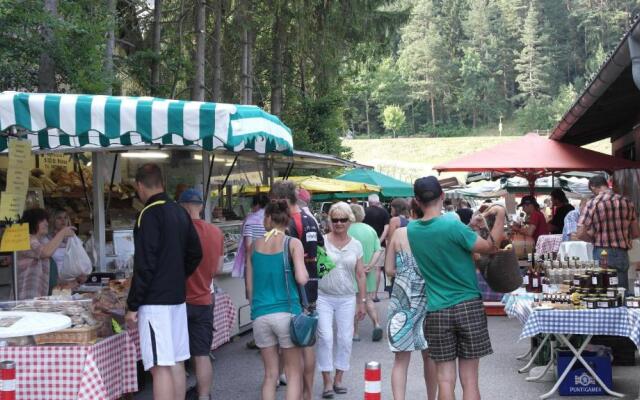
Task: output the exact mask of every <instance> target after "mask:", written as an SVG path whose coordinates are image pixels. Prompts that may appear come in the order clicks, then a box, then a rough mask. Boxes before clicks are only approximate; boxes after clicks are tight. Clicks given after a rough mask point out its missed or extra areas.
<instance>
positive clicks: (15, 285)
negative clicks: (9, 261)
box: [13, 251, 18, 301]
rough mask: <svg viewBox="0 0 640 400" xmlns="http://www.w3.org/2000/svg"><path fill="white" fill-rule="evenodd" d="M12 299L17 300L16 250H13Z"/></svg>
mask: <svg viewBox="0 0 640 400" xmlns="http://www.w3.org/2000/svg"><path fill="white" fill-rule="evenodd" d="M13 299H14V300H16V301H17V300H18V252H17V251H14V252H13Z"/></svg>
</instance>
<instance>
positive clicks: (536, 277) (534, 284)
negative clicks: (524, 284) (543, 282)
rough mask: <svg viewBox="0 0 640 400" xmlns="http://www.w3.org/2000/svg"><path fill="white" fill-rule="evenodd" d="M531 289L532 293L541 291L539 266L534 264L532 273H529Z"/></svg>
mask: <svg viewBox="0 0 640 400" xmlns="http://www.w3.org/2000/svg"><path fill="white" fill-rule="evenodd" d="M531 291H532V292H533V293H540V292H541V291H542V288H541V286H540V267H539V266H538V265H535V264H534V266H533V273H532V274H531Z"/></svg>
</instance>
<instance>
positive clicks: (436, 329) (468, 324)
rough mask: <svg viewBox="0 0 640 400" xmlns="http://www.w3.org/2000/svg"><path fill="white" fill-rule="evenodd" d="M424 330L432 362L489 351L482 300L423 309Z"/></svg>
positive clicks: (473, 355) (474, 357) (484, 353)
mask: <svg viewBox="0 0 640 400" xmlns="http://www.w3.org/2000/svg"><path fill="white" fill-rule="evenodd" d="M424 333H425V338H426V339H427V343H428V344H429V356H430V357H431V358H432V359H433V360H434V361H436V362H444V361H453V360H455V359H456V358H464V359H476V358H481V357H484V356H486V355H489V354H491V353H493V350H492V348H491V340H490V339H489V330H488V328H487V315H486V314H485V311H484V304H483V303H482V300H480V299H478V300H470V301H465V302H462V303H460V304H456V305H455V306H452V307H449V308H445V309H443V310H438V311H434V312H427V316H426V318H425V321H424Z"/></svg>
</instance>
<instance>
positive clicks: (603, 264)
mask: <svg viewBox="0 0 640 400" xmlns="http://www.w3.org/2000/svg"><path fill="white" fill-rule="evenodd" d="M608 265H609V254H608V253H607V251H606V250H602V251H601V252H600V268H602V269H607V266H608Z"/></svg>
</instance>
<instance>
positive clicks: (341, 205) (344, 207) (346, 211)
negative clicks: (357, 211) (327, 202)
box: [329, 201, 356, 222]
mask: <svg viewBox="0 0 640 400" xmlns="http://www.w3.org/2000/svg"><path fill="white" fill-rule="evenodd" d="M335 214H339V215H335ZM336 216H344V217H347V218H349V221H350V222H355V220H356V216H355V215H353V211H351V207H349V205H348V204H347V203H345V202H344V201H339V202H337V203H334V204H333V205H332V206H331V208H330V209H329V219H331V217H336Z"/></svg>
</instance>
